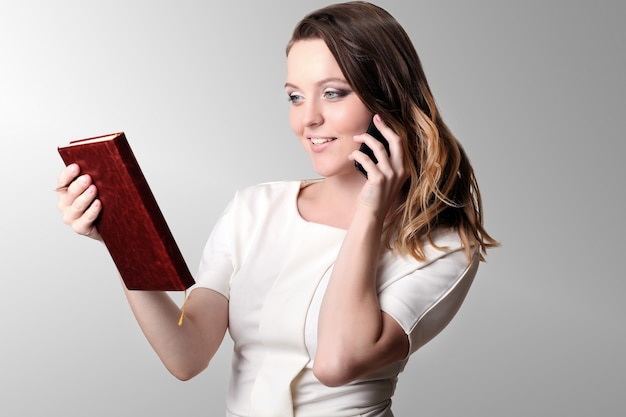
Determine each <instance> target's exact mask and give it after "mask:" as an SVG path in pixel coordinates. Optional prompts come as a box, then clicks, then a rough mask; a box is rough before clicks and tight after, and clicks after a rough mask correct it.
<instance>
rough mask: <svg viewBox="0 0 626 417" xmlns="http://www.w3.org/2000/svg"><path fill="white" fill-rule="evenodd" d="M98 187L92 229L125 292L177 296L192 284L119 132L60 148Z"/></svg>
mask: <svg viewBox="0 0 626 417" xmlns="http://www.w3.org/2000/svg"><path fill="white" fill-rule="evenodd" d="M58 151H59V154H60V155H61V158H62V159H63V161H64V162H65V165H69V164H71V163H77V164H78V165H79V166H80V168H81V171H82V172H83V173H85V174H89V175H90V176H91V177H92V179H93V182H94V184H95V185H96V187H97V188H98V198H99V199H100V201H101V202H102V211H101V212H100V215H99V216H98V219H97V220H96V223H95V225H96V227H97V228H98V231H99V232H100V235H101V236H102V240H103V241H104V244H105V245H106V247H107V249H108V250H109V253H110V254H111V257H112V258H113V262H114V263H115V266H116V267H117V269H118V271H119V273H120V275H121V277H122V279H123V280H124V283H125V285H126V287H127V288H128V289H130V290H158V291H181V290H186V289H187V288H189V287H190V286H191V285H193V284H194V282H195V281H194V279H193V277H192V275H191V273H190V271H189V268H188V267H187V264H186V262H185V260H184V258H183V256H182V254H181V252H180V250H179V248H178V245H177V244H176V241H175V240H174V237H173V235H172V233H171V231H170V228H169V227H168V225H167V222H166V221H165V218H164V217H163V213H162V212H161V209H160V208H159V206H158V204H157V202H156V199H155V198H154V195H153V194H152V191H151V190H150V187H149V186H148V182H147V181H146V178H145V177H144V175H143V172H142V171H141V168H140V167H139V164H138V163H137V159H136V158H135V155H134V153H133V151H132V149H131V147H130V145H129V143H128V141H127V140H126V136H125V135H124V133H123V132H120V133H114V134H111V135H106V136H98V137H93V138H87V139H80V140H75V141H72V142H70V143H69V144H68V145H65V146H59V147H58Z"/></svg>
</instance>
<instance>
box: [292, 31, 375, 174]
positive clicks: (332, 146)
mask: <svg viewBox="0 0 626 417" xmlns="http://www.w3.org/2000/svg"><path fill="white" fill-rule="evenodd" d="M285 90H286V92H287V95H288V96H289V100H290V101H291V108H290V112H289V123H290V125H291V129H292V130H293V131H294V133H295V134H296V136H297V137H298V138H299V139H300V142H301V143H302V146H303V147H304V149H305V150H306V152H307V153H308V154H309V156H310V157H311V160H312V162H313V167H314V169H315V171H316V172H317V173H318V174H319V175H321V176H323V177H329V176H333V175H345V174H349V175H360V174H359V173H358V171H357V170H356V169H355V168H354V162H352V161H350V160H349V159H348V155H350V153H352V152H353V151H355V150H356V149H358V147H359V144H358V143H356V142H355V141H354V140H353V137H354V136H355V135H358V134H361V133H363V132H365V130H366V129H367V126H368V124H369V122H370V121H371V119H372V116H373V115H372V113H371V112H370V111H369V110H368V109H367V108H366V107H365V105H364V104H363V103H362V102H361V100H360V99H359V97H358V96H357V95H356V93H355V92H354V91H353V90H352V89H351V88H350V85H349V84H348V83H347V81H346V80H345V78H344V76H343V74H342V72H341V70H340V68H339V65H338V64H337V61H336V60H335V58H334V57H333V55H332V54H331V52H330V50H329V49H328V47H327V46H326V43H324V41H323V40H321V39H308V40H301V41H297V42H295V43H294V44H293V45H292V47H291V49H290V51H289V54H288V55H287V82H286V83H285Z"/></svg>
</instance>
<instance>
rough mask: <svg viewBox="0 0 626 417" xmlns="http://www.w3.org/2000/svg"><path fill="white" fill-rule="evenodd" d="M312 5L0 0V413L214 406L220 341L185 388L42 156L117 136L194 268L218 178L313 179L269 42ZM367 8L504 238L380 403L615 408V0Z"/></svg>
mask: <svg viewBox="0 0 626 417" xmlns="http://www.w3.org/2000/svg"><path fill="white" fill-rule="evenodd" d="M326 4H327V2H325V1H308V2H293V1H282V2H280V1H270V2H257V1H229V2H208V1H205V2H202V1H179V2H174V1H162V0H161V1H120V0H108V1H106V2H88V1H6V0H4V1H3V2H2V3H0V138H1V143H2V148H1V151H0V181H1V182H2V183H1V184H2V205H1V208H0V210H1V214H2V216H1V217H0V236H1V237H2V239H1V240H0V254H1V255H0V256H1V257H2V258H1V262H0V277H1V279H2V292H1V296H0V297H2V302H0V320H1V323H0V329H2V342H1V344H0V380H1V383H2V390H1V391H0V415H3V416H41V415H57V414H58V415H83V416H111V415H118V416H130V415H134V416H143V415H154V416H171V415H188V416H219V415H222V414H223V407H224V396H225V391H226V386H227V379H228V362H229V348H230V347H231V345H230V341H229V340H228V339H227V341H226V342H225V344H224V346H223V349H221V350H220V351H219V353H218V355H217V357H216V358H215V360H214V361H213V363H212V364H211V365H210V367H209V369H208V370H207V371H205V372H204V373H203V374H202V375H200V376H198V377H197V378H195V379H193V380H191V381H188V382H180V381H177V380H176V379H175V378H174V377H172V376H170V375H169V374H168V373H167V371H166V370H165V369H164V367H163V366H162V365H161V364H160V362H159V360H158V358H157V357H156V355H155V354H154V353H153V352H152V350H151V349H150V347H149V346H148V343H147V342H146V341H145V340H144V338H143V335H142V334H141V332H140V330H139V328H138V326H137V325H136V323H135V321H134V319H133V317H132V315H131V312H130V309H129V308H128V306H127V305H126V302H125V299H124V297H123V293H122V290H121V288H120V283H119V282H118V279H117V278H116V271H115V269H114V267H113V265H112V263H111V261H110V259H109V258H108V255H107V253H106V251H105V249H104V247H102V246H101V245H100V244H99V243H97V242H93V241H89V240H87V239H84V238H81V237H79V236H77V235H75V234H73V233H72V232H71V231H70V230H69V228H67V227H66V226H65V225H63V224H62V222H61V218H60V214H59V212H58V211H57V208H56V196H55V194H54V193H53V192H52V189H53V188H54V186H55V185H56V176H57V174H58V172H59V171H60V170H61V168H62V162H61V160H60V158H59V156H58V155H57V153H56V147H57V146H58V145H60V144H63V143H65V142H67V141H69V140H72V139H78V138H82V137H88V136H95V135H99V134H106V133H112V132H116V131H120V130H123V131H125V132H126V134H127V136H128V137H129V139H130V141H131V143H132V145H133V148H134V150H135V153H136V155H137V157H138V159H139V160H140V162H141V164H142V167H143V168H144V172H145V174H146V176H147V177H148V179H149V182H150V184H151V186H152V189H153V191H154V193H155V195H156V197H157V199H158V200H159V202H160V203H161V208H162V210H163V212H164V214H165V215H166V217H167V219H168V222H169V224H170V227H171V229H172V231H173V233H174V235H175V236H176V238H177V239H178V242H179V244H180V247H181V249H182V251H183V253H184V255H185V257H186V259H187V261H188V263H189V265H190V267H191V269H192V270H193V271H195V270H196V267H197V264H198V261H199V257H200V253H201V250H202V247H203V245H204V242H205V240H206V238H207V236H208V234H209V232H210V230H211V228H212V226H213V224H214V222H215V220H216V218H217V216H218V214H219V213H220V212H221V210H222V209H223V207H224V205H225V204H226V203H227V202H228V200H229V199H230V198H231V196H232V195H233V192H234V191H235V190H236V189H237V188H239V187H241V186H244V185H249V184H253V183H257V182H262V181H269V180H278V179H297V178H303V177H312V176H315V174H314V173H313V172H312V171H311V168H310V165H309V162H308V159H307V157H306V155H305V153H304V152H303V151H302V150H301V149H300V145H299V144H298V142H297V140H296V139H295V138H294V137H293V134H292V133H291V131H290V130H289V127H288V121H287V114H288V103H287V100H286V95H285V93H284V91H283V88H282V85H283V82H284V76H285V73H284V67H285V65H284V64H285V58H284V46H285V43H286V41H287V39H288V38H289V36H290V32H291V29H292V27H293V25H294V24H295V23H296V22H297V20H299V19H300V18H301V17H302V16H303V15H304V14H305V13H306V12H309V11H310V10H313V9H315V8H317V7H320V6H323V5H326ZM379 4H380V5H381V6H383V7H385V8H386V9H388V10H389V11H390V12H391V13H392V14H393V15H394V16H396V17H397V18H398V20H399V21H400V22H401V23H402V24H403V25H404V26H405V27H406V29H407V31H408V32H409V34H410V36H411V37H412V39H413V40H414V43H415V45H416V47H417V49H418V51H419V53H420V55H421V58H422V61H423V64H424V67H425V70H426V73H427V76H428V77H429V81H430V84H431V87H432V89H433V92H434V94H435V97H436V99H437V101H438V103H439V106H440V107H441V110H442V113H443V115H444V118H445V119H446V120H447V122H448V123H449V125H450V126H451V128H452V129H453V131H454V132H455V133H456V134H457V135H458V137H459V138H460V139H461V141H462V142H463V144H464V145H465V147H466V149H467V151H468V153H469V155H470V157H471V159H472V161H473V163H474V165H475V168H476V171H477V175H478V178H479V181H480V184H481V188H482V192H483V195H484V203H485V217H486V225H487V228H488V230H489V231H490V232H491V233H492V234H493V235H494V236H495V237H496V238H498V239H499V240H501V241H502V243H503V247H502V248H499V249H496V250H494V251H493V252H492V253H491V255H490V256H489V258H488V263H487V264H483V265H482V266H481V269H480V271H479V276H478V278H477V280H476V282H475V285H474V286H473V288H472V290H471V291H470V293H469V296H468V298H467V300H466V303H465V304H464V306H463V308H462V309H461V311H460V313H459V314H458V316H457V317H456V319H455V320H454V321H453V322H452V324H451V325H450V326H449V327H448V328H447V329H446V330H445V331H444V332H443V333H442V334H441V335H440V336H439V337H438V338H437V339H435V340H434V341H432V342H431V343H430V344H429V345H427V346H426V347H424V348H423V349H422V350H421V351H419V352H418V353H416V354H415V355H414V356H413V358H412V360H411V362H410V364H409V366H408V368H407V369H406V371H405V373H404V374H402V375H401V378H400V383H399V388H398V391H397V394H396V396H395V412H396V415H397V416H405V417H410V416H420V415H423V416H450V415H459V414H461V415H470V416H529V415H533V416H555V415H568V416H591V415H594V416H617V415H624V413H625V412H626V406H625V404H624V401H625V400H624V389H625V388H626V376H625V375H626V366H625V355H624V352H625V349H626V335H625V331H624V325H623V321H624V318H625V317H626V314H625V313H626V308H625V306H624V291H625V290H626V288H625V287H626V285H625V284H624V270H623V267H622V264H623V262H622V260H623V257H624V249H625V243H624V242H625V240H624V232H626V230H625V227H624V223H625V222H624V218H623V214H622V213H623V211H624V210H623V204H624V185H623V180H624V173H623V171H622V169H621V165H622V163H621V161H622V159H623V157H622V151H623V149H624V145H623V143H622V142H623V141H624V133H623V132H624V116H625V114H624V109H625V99H624V97H625V96H626V88H625V82H624V79H623V76H624V74H625V73H626V65H625V58H626V57H625V54H624V52H625V51H624V39H625V34H626V30H625V29H624V18H625V17H626V16H625V13H624V11H625V7H624V6H623V4H624V3H623V2H620V1H593V2H592V1H587V2H582V1H524V2H522V1H518V2H509V1H485V0H482V1H473V2H466V1H435V0H426V1H411V2H409V1H405V0H396V1H392V0H388V1H384V0H381V1H380V2H379ZM174 297H175V298H177V299H178V300H180V294H174Z"/></svg>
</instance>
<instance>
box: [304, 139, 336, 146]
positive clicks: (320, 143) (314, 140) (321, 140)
mask: <svg viewBox="0 0 626 417" xmlns="http://www.w3.org/2000/svg"><path fill="white" fill-rule="evenodd" d="M333 140H335V138H310V141H311V143H312V144H313V145H323V144H324V143H328V142H332V141H333Z"/></svg>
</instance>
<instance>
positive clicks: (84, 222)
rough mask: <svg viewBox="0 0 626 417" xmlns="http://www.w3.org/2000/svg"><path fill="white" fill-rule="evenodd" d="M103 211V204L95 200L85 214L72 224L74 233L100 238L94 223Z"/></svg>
mask: <svg viewBox="0 0 626 417" xmlns="http://www.w3.org/2000/svg"><path fill="white" fill-rule="evenodd" d="M101 210H102V204H101V202H100V200H98V199H95V200H94V201H93V202H92V203H91V204H90V205H89V207H87V209H86V210H85V211H84V212H83V214H82V215H81V216H80V217H79V218H77V219H76V220H75V221H74V222H73V223H72V229H73V230H74V232H76V233H78V234H80V235H84V236H89V237H92V238H94V239H97V238H99V233H98V231H97V229H96V227H95V225H94V221H95V220H96V219H97V218H98V216H99V215H100V212H101Z"/></svg>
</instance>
